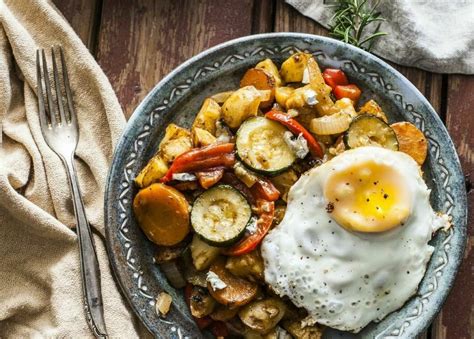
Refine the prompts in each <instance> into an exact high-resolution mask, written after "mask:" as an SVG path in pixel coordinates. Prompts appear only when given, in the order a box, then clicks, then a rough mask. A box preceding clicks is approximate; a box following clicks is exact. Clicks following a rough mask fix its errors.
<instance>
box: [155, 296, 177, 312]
mask: <svg viewBox="0 0 474 339" xmlns="http://www.w3.org/2000/svg"><path fill="white" fill-rule="evenodd" d="M172 301H173V299H172V298H171V296H170V295H169V294H168V293H165V292H161V293H160V294H159V295H158V297H157V298H156V304H155V310H156V314H158V315H159V316H166V315H167V314H168V312H169V310H170V307H171V302H172Z"/></svg>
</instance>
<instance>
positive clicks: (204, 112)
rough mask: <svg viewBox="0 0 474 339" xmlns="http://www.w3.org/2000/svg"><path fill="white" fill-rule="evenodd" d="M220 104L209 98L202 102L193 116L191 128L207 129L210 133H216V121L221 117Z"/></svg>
mask: <svg viewBox="0 0 474 339" xmlns="http://www.w3.org/2000/svg"><path fill="white" fill-rule="evenodd" d="M221 115H222V112H221V106H219V104H218V103H217V102H216V101H215V100H213V99H211V98H207V99H206V100H204V103H203V104H202V107H201V110H200V111H199V113H198V114H197V115H196V118H194V122H193V126H192V128H191V129H193V130H194V129H195V128H201V129H203V130H206V131H208V132H209V133H211V134H212V135H216V122H217V120H219V119H220V118H221Z"/></svg>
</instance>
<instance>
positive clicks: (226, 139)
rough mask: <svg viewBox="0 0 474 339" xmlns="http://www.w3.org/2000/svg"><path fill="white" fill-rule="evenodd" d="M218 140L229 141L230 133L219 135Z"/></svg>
mask: <svg viewBox="0 0 474 339" xmlns="http://www.w3.org/2000/svg"><path fill="white" fill-rule="evenodd" d="M216 142H221V143H227V142H230V135H228V134H221V135H219V136H218V137H217V139H216Z"/></svg>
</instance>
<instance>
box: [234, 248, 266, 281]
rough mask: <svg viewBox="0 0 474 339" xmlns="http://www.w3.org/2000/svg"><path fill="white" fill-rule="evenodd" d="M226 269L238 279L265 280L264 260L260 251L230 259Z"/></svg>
mask: <svg viewBox="0 0 474 339" xmlns="http://www.w3.org/2000/svg"><path fill="white" fill-rule="evenodd" d="M225 268H226V269H228V270H229V272H230V273H232V274H233V275H235V276H237V277H243V278H250V279H251V280H253V279H257V280H263V259H262V257H261V256H260V253H259V252H258V250H254V251H252V252H250V253H247V254H243V255H239V256H236V257H229V258H228V259H227V263H226V265H225Z"/></svg>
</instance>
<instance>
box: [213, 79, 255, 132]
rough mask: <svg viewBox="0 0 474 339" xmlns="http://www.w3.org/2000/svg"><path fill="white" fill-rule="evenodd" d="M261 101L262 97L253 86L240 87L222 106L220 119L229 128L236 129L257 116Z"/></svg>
mask: <svg viewBox="0 0 474 339" xmlns="http://www.w3.org/2000/svg"><path fill="white" fill-rule="evenodd" d="M261 101H262V95H261V93H260V92H259V91H257V89H256V88H255V87H254V86H246V87H242V88H240V89H239V90H237V91H235V92H234V93H232V94H231V95H230V96H229V98H228V99H227V100H226V101H225V102H224V104H223V105H222V118H223V120H224V122H225V123H226V124H227V126H229V127H230V128H238V127H239V126H240V125H241V124H242V122H243V121H244V120H245V119H247V118H249V117H252V116H256V115H257V112H258V106H259V105H260V102H261Z"/></svg>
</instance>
